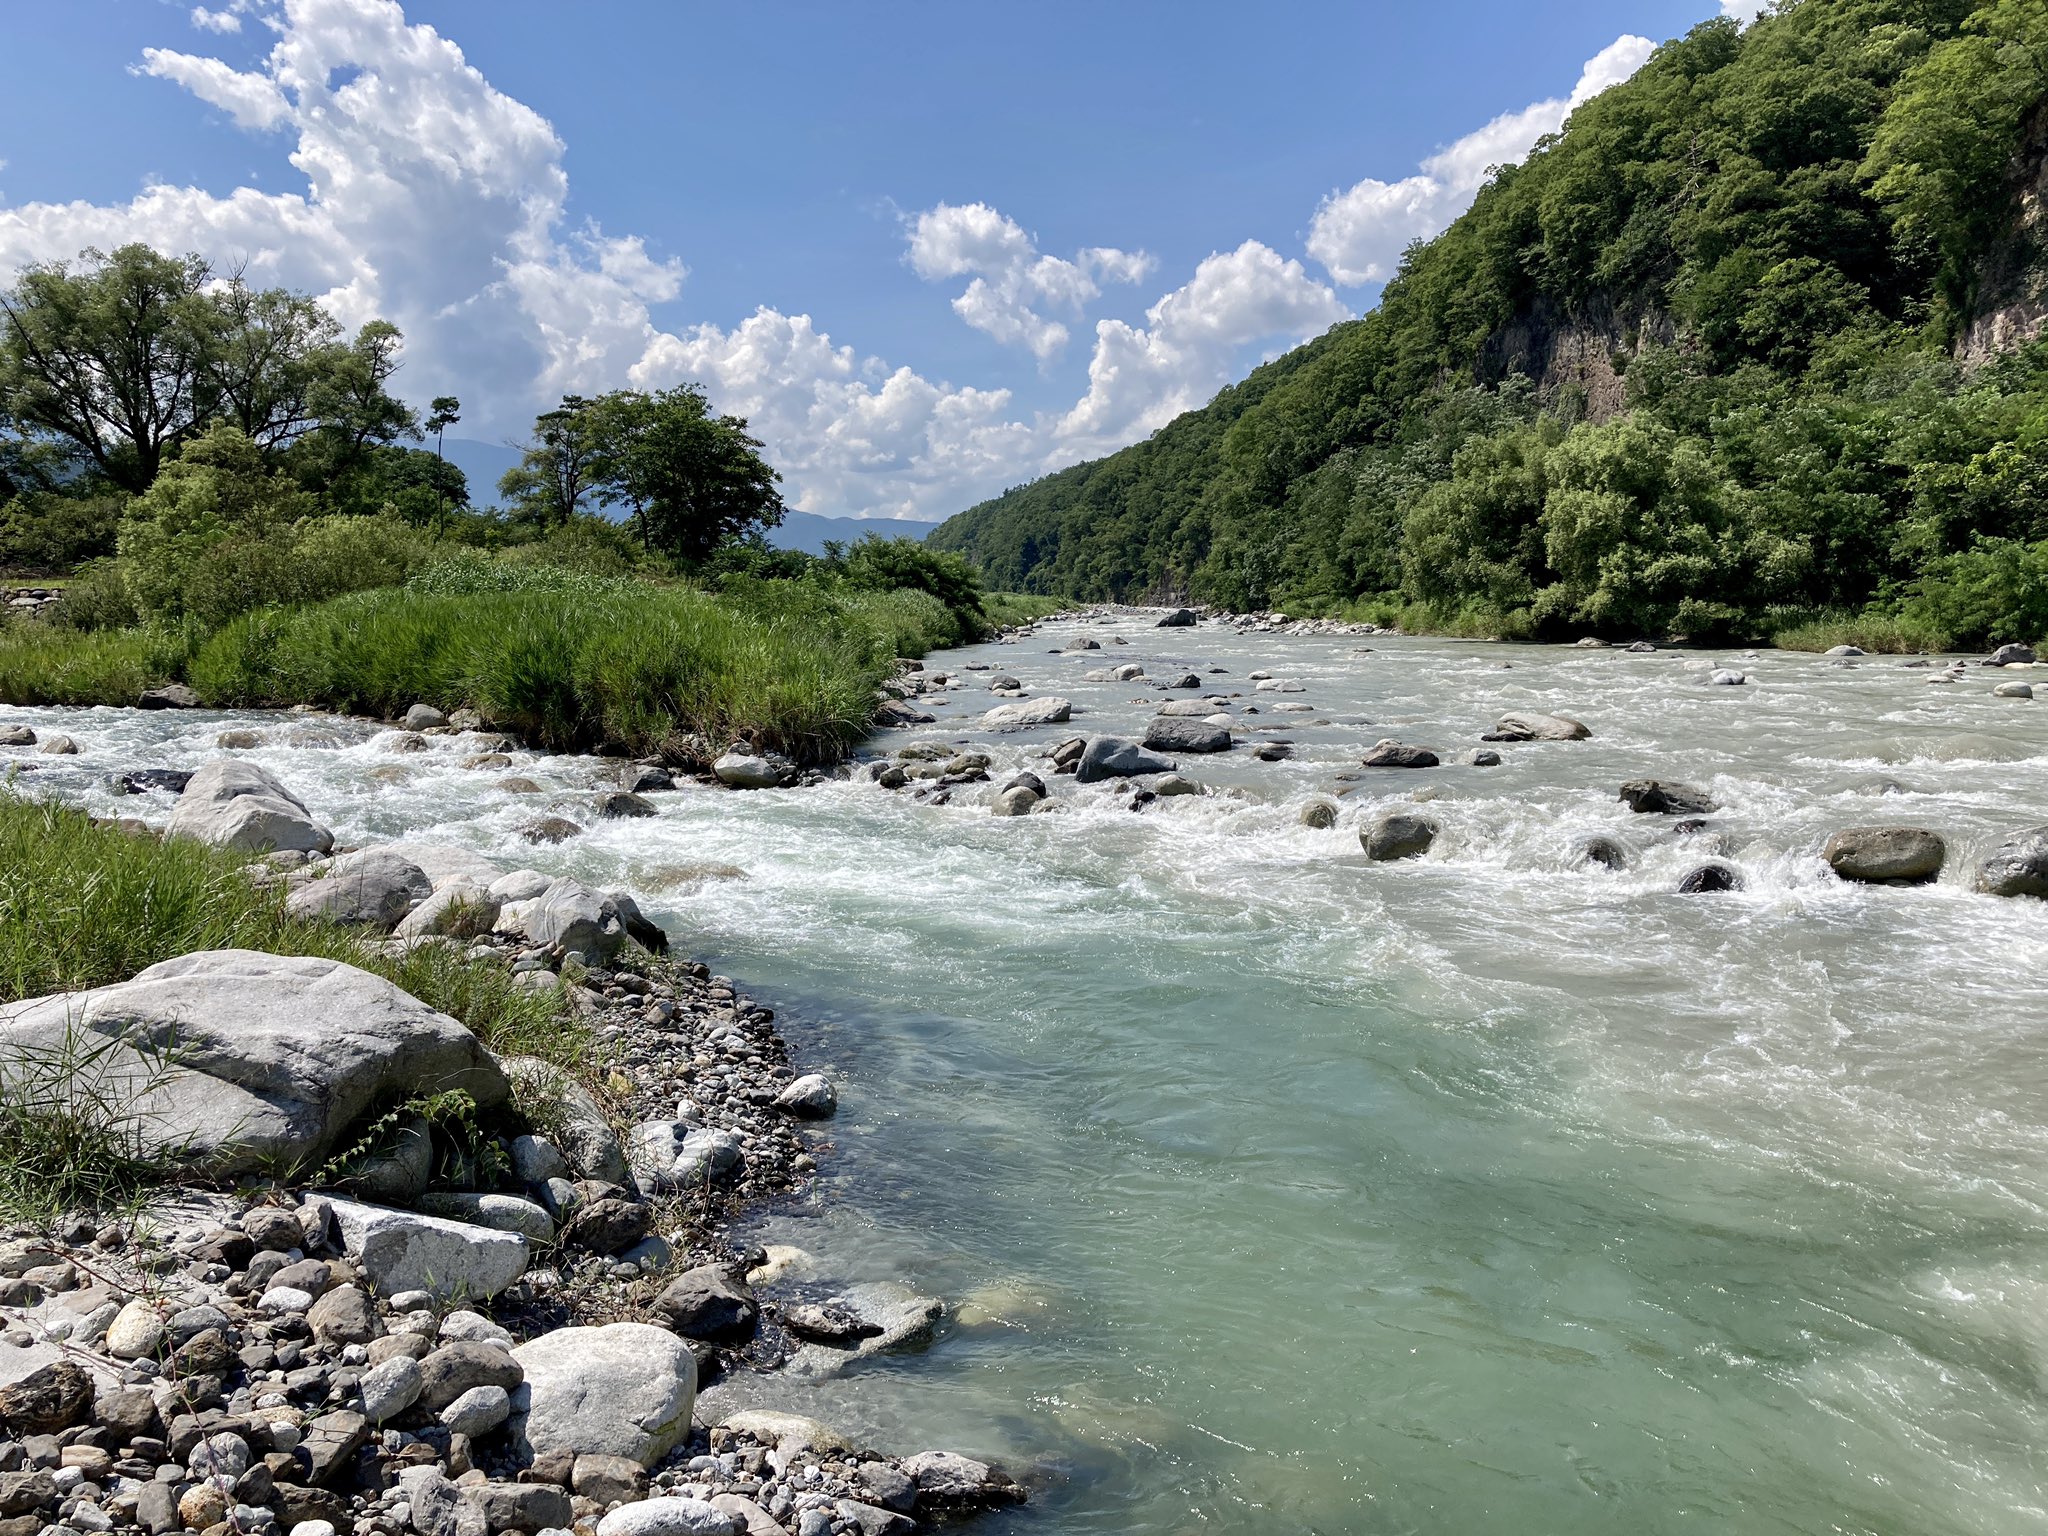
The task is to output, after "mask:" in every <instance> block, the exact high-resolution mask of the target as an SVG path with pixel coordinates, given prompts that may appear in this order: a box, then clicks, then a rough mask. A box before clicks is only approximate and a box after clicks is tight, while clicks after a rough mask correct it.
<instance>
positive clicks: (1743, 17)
mask: <svg viewBox="0 0 2048 1536" xmlns="http://www.w3.org/2000/svg"><path fill="white" fill-rule="evenodd" d="M1770 6H1771V0H1721V14H1722V15H1723V16H1733V17H1734V18H1735V19H1736V20H1737V21H1738V22H1740V23H1741V24H1742V25H1743V26H1745V27H1746V26H1748V25H1749V24H1750V23H1751V22H1752V21H1755V20H1756V19H1757V17H1759V16H1761V15H1762V14H1763V13H1764V12H1765V11H1767V10H1769V9H1770Z"/></svg>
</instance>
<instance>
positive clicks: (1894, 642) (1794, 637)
mask: <svg viewBox="0 0 2048 1536" xmlns="http://www.w3.org/2000/svg"><path fill="white" fill-rule="evenodd" d="M1771 644H1773V645H1775V646H1777V647H1778V648H1779V649H1780V650H1784V651H1827V650H1832V649H1833V648H1834V647H1835V646H1838V645H1853V646H1857V647H1859V648H1860V649H1862V650H1866V651H1869V652H1870V653H1871V654H1873V655H1884V656H1910V655H1914V654H1917V653H1918V652H1921V651H1946V650H1948V649H1950V647H1951V644H1952V639H1951V637H1950V636H1949V634H1948V633H1947V632H1946V631H1944V630H1942V629H1941V628H1940V627H1938V626H1936V625H1933V624H1929V623H1926V622H1924V621H1918V620H1915V619H1914V618H1912V617H1911V616H1909V615H1899V614H1888V613H1827V614H1820V615H1817V616H1815V617H1812V618H1806V619H1802V620H1801V621H1800V622H1798V623H1795V624H1787V625H1785V626H1784V627H1783V628H1781V629H1778V630H1776V631H1775V632H1774V633H1773V634H1772V635H1771Z"/></svg>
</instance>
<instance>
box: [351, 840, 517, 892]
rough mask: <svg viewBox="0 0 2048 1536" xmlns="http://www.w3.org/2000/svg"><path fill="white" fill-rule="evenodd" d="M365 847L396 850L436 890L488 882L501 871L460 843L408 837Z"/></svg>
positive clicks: (379, 851) (385, 851)
mask: <svg viewBox="0 0 2048 1536" xmlns="http://www.w3.org/2000/svg"><path fill="white" fill-rule="evenodd" d="M363 851H364V852H365V853H371V852H376V853H389V854H396V855H397V856H398V857H399V858H401V859H404V860H405V861H406V862H407V863H408V864H416V865H418V866H419V867H420V869H421V870H422V871H424V872H425V874H426V877H427V879H428V880H429V881H430V882H432V884H433V887H434V889H435V890H437V891H438V890H440V889H441V887H443V886H444V885H449V884H452V883H455V882H458V881H460V882H464V883H468V884H472V885H482V886H489V885H490V884H491V883H492V882H493V881H495V880H496V879H498V877H499V876H500V874H501V873H502V871H500V870H499V868H498V866H497V865H496V864H494V863H493V862H491V860H489V859H487V858H485V857H484V856H483V855H482V854H480V853H478V852H476V851H475V850H474V849H471V848H464V847H463V846H462V845H461V844H459V843H430V842H423V841H415V840H413V839H410V838H407V839H403V840H401V841H399V842H395V843H378V844H377V845H375V847H374V848H366V849H364V850H363Z"/></svg>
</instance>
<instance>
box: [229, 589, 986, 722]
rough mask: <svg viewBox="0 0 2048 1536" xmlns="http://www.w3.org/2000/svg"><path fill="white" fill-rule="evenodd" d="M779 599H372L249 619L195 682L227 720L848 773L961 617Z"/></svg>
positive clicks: (912, 605)
mask: <svg viewBox="0 0 2048 1536" xmlns="http://www.w3.org/2000/svg"><path fill="white" fill-rule="evenodd" d="M759 585H761V586H763V587H766V586H768V585H770V584H769V583H760V584H759ZM774 585H777V586H781V587H784V588H788V589H790V590H789V591H787V592H785V593H778V594H772V595H767V596H764V595H762V594H750V595H749V596H747V597H745V598H743V599H739V600H729V599H727V598H725V597H713V596H711V595H709V594H707V593H704V592H699V591H695V590H693V589H689V588H681V587H655V586H650V585H645V584H641V583H627V584H620V585H618V586H615V587H607V588H601V589H598V590H594V591H592V590H574V591H526V592H477V593H464V594H443V593H437V592H429V591H415V590H411V589H407V588H398V589H388V590H382V591H376V592H360V593H356V594H353V595H352V596H348V597H343V598H337V599H336V600H334V601H333V602H328V603H321V604H318V605H316V606H314V607H311V608H303V609H289V610H274V611H265V612H261V613H254V614H248V615H245V616H244V617H242V618H240V619H237V620H235V621H234V622H233V623H231V624H229V625H228V626H226V627H225V628H224V629H222V630H221V631H220V632H219V633H218V634H216V635H215V636H214V637H213V638H212V639H211V640H210V641H208V642H207V643H206V644H205V646H204V647H202V648H201V650H200V651H199V653H198V655H197V656H196V657H194V658H193V661H192V665H191V668H190V680H191V683H192V686H193V687H194V688H195V689H196V690H197V691H198V692H199V695H200V697H201V698H203V699H204V700H205V701H206V702H208V703H210V704H218V705H244V706H264V705H284V704H297V703H310V704H319V705H324V706H327V707H329V708H333V709H342V710H351V711H357V712H367V713H371V714H381V715H392V714H396V713H398V712H400V711H402V710H404V709H405V708H406V707H407V706H408V705H410V704H412V703H415V702H418V701H425V702H427V703H430V704H435V705H438V706H440V707H441V708H444V709H452V708H456V707H459V706H469V707H473V708H475V709H478V710H480V711H482V713H483V714H484V716H485V717H486V718H487V719H489V720H491V721H493V722H495V723H497V724H498V725H500V726H502V727H504V728H506V729H509V730H513V731H516V732H518V733H519V734H520V735H522V736H524V737H525V738H526V739H528V740H529V741H532V742H534V743H535V744H537V745H540V746H544V747H549V748H554V749H558V750H576V749H586V748H590V747H594V746H599V745H604V744H612V745H617V746H620V747H624V748H626V749H627V750H629V751H633V752H641V753H647V752H666V753H670V754H673V755H678V756H683V757H687V756H689V755H690V754H691V753H692V752H693V751H701V750H702V749H703V747H704V746H706V745H708V746H709V747H711V748H712V749H714V750H715V749H717V748H720V747H722V746H723V745H724V744H725V742H727V741H729V740H731V739H732V738H734V737H737V736H746V737H748V738H750V739H751V740H753V741H754V743H755V744H756V745H757V746H760V747H766V748H773V749H775V750H778V751H783V752H788V753H790V754H791V755H793V756H795V757H798V758H800V759H803V760H812V761H814V760H822V759H829V758H832V757H836V756H837V755H839V754H840V753H841V752H842V751H843V750H844V749H845V748H846V747H847V746H848V745H849V744H851V743H852V742H853V741H855V740H857V739H858V738H859V737H860V736H861V734H862V733H863V732H864V731H865V730H866V729H867V727H868V725H869V723H870V721H871V720H872V718H873V714H874V707H875V690H876V688H877V686H878V685H879V684H880V682H881V680H882V678H883V677H884V676H885V675H886V673H887V670H888V662H889V659H890V658H891V657H892V656H893V655H895V654H896V651H897V649H898V648H899V647H900V646H901V645H903V644H905V643H908V644H912V645H916V646H917V647H918V649H919V650H920V651H921V650H923V649H927V648H929V646H930V645H931V644H933V643H943V639H942V637H941V638H939V639H937V640H935V639H934V635H933V631H934V630H936V629H938V628H939V627H940V624H939V621H940V619H941V618H943V617H944V616H945V609H944V607H943V605H941V604H939V603H937V602H936V601H934V600H932V599H930V598H925V597H923V596H922V594H915V593H891V594H885V595H882V596H880V597H870V596H867V595H858V596H855V597H852V598H838V597H834V596H831V595H829V594H825V593H821V592H818V591H816V590H815V589H811V588H805V587H800V586H799V584H796V583H778V584H774ZM691 738H695V743H694V744H693V742H692V740H691Z"/></svg>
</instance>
